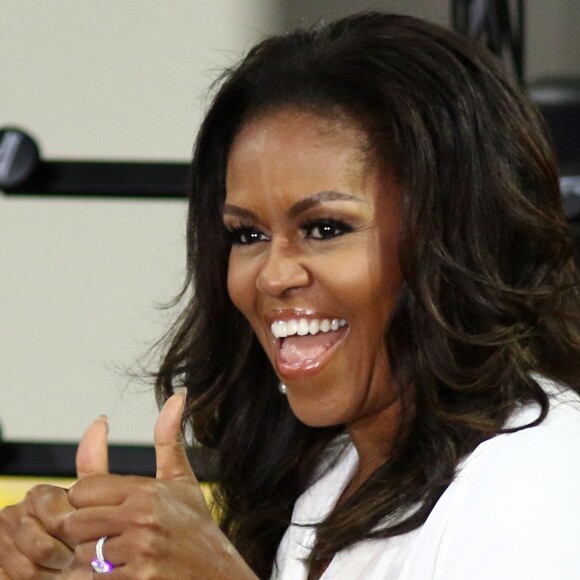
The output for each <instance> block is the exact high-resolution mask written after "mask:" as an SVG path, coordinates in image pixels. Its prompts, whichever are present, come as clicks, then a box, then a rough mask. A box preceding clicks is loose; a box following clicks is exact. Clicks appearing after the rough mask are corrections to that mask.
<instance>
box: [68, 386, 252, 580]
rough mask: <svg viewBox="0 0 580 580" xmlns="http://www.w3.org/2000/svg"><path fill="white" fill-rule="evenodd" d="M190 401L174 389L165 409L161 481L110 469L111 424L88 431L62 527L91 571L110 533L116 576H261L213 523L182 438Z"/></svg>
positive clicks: (160, 432) (158, 450)
mask: <svg viewBox="0 0 580 580" xmlns="http://www.w3.org/2000/svg"><path fill="white" fill-rule="evenodd" d="M184 403H185V394H184V393H179V394H175V395H173V396H172V397H170V398H169V399H168V401H167V402H166V403H165V405H164V407H163V409H162V410H161V413H160V414H159V418H158V420H157V423H156V425H155V435H154V442H155V455H156V462H157V475H156V478H155V479H154V478H148V477H136V476H121V475H111V474H109V473H108V468H107V463H108V462H107V435H106V428H107V427H106V423H105V422H104V421H96V422H95V423H93V424H92V425H91V427H89V429H88V430H87V432H86V433H85V435H84V437H83V439H82V440H81V443H80V445H79V450H78V453H77V470H78V472H79V477H80V478H81V479H80V480H79V481H78V482H77V483H76V484H75V485H74V486H73V487H72V488H71V489H70V491H69V502H70V503H71V505H72V506H74V507H75V508H76V511H74V512H73V513H71V514H70V516H69V517H68V519H67V521H66V523H65V525H64V533H65V536H66V538H65V540H66V543H67V544H69V545H74V546H76V549H75V556H76V559H77V561H78V563H79V564H81V565H83V566H86V567H87V570H90V566H91V561H92V560H93V559H95V556H96V552H95V546H96V543H97V541H98V539H99V538H100V537H102V536H107V540H106V541H105V543H104V545H103V554H104V557H105V559H106V560H107V561H109V562H111V563H112V564H113V566H114V568H113V570H112V572H110V573H109V576H110V577H111V578H140V579H147V578H157V579H163V578H167V579H172V580H173V579H175V578H180V579H181V578H184V579H185V578H204V579H206V578H215V579H219V578H224V579H225V578H228V579H229V578H239V579H243V578H253V579H255V578H256V576H255V575H254V574H253V572H252V571H251V570H250V568H249V567H248V566H247V564H246V563H245V562H244V560H243V559H242V557H241V556H240V555H239V554H238V553H237V552H236V550H235V549H234V547H233V546H232V544H231V543H230V542H229V540H228V539H227V538H226V536H225V535H224V534H223V533H222V532H221V530H220V529H219V527H218V526H217V524H216V523H215V522H214V520H213V518H212V516H211V513H210V511H209V508H208V506H207V503H206V501H205V499H204V496H203V493H202V491H201V489H200V486H199V483H198V481H197V479H196V477H195V475H194V473H193V471H192V469H191V466H190V464H189V461H188V459H187V455H186V453H185V449H184V447H183V444H182V438H181V415H182V413H183V408H184ZM103 429H104V436H103Z"/></svg>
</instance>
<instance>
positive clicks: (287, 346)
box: [280, 329, 344, 364]
mask: <svg viewBox="0 0 580 580" xmlns="http://www.w3.org/2000/svg"><path fill="white" fill-rule="evenodd" d="M343 332H344V330H343V329H340V330H336V331H334V332H327V333H324V332H319V333H318V334H315V335H311V334H307V335H306V336H298V335H296V334H295V335H294V336H289V337H287V338H285V339H284V340H283V341H282V348H281V349H280V358H281V359H282V360H283V361H284V362H285V363H288V364H297V363H301V362H310V361H313V360H316V359H317V358H318V357H320V356H321V355H323V354H324V353H325V352H326V351H327V350H328V349H329V348H330V347H331V346H332V345H333V344H336V343H337V342H338V340H339V339H340V337H341V336H342V334H343Z"/></svg>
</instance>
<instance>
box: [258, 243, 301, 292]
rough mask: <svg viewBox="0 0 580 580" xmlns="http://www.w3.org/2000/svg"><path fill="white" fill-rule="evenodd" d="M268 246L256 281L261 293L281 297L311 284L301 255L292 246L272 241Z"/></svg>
mask: <svg viewBox="0 0 580 580" xmlns="http://www.w3.org/2000/svg"><path fill="white" fill-rule="evenodd" d="M268 246H269V247H268V251H267V252H266V253H265V255H264V258H263V260H264V262H263V263H262V265H261V267H260V271H259V273H258V277H257V279H256V286H257V288H258V290H259V291H260V292H263V293H264V294H268V295H269V296H281V295H283V294H284V293H288V292H289V291H290V290H293V289H297V288H302V287H304V286H307V285H308V284H309V283H310V274H309V272H308V269H307V268H306V267H305V265H304V264H303V263H302V259H301V255H300V253H299V252H297V251H296V250H295V249H294V248H292V247H291V245H290V244H288V243H285V242H283V241H281V240H272V241H271V242H270V244H269V245H268Z"/></svg>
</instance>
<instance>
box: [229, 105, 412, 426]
mask: <svg viewBox="0 0 580 580" xmlns="http://www.w3.org/2000/svg"><path fill="white" fill-rule="evenodd" d="M370 152H371V148H370V146H369V141H368V138H367V136H366V134H365V133H364V132H363V131H362V130H361V129H360V128H359V127H358V125H356V124H355V123H354V122H351V121H345V120H337V119H332V118H326V117H322V116H319V115H316V114H314V113H311V112H304V111H299V110H295V109H282V110H279V111H276V112H273V113H269V114H266V115H264V116H260V117H257V118H255V119H252V120H250V121H248V122H247V123H246V124H245V125H244V126H243V127H242V129H241V131H240V132H239V133H238V135H237V137H236V139H235V140H234V143H233V145H232V148H231V151H230V156H229V160H228V167H227V181H226V192H227V195H226V200H225V206H224V222H225V225H226V228H227V229H228V230H229V232H230V237H231V241H232V249H231V253H230V258H229V268H228V291H229V294H230V297H231V299H232V301H233V303H234V304H235V305H236V307H237V308H238V309H239V310H240V311H241V312H242V313H243V314H244V316H245V317H246V318H247V320H248V321H249V323H250V324H251V326H252V328H253V329H254V331H255V333H256V335H257V337H258V339H259V341H260V343H261V344H262V346H263V348H264V350H265V351H266V353H267V355H268V357H269V359H270V361H271V363H272V366H273V367H274V369H275V370H276V373H277V375H278V377H279V378H280V380H281V381H282V382H283V383H284V384H285V385H286V387H287V395H288V401H289V403H290V406H291V407H292V410H293V412H294V413H295V414H296V416H297V417H298V418H299V419H300V420H301V421H303V422H304V423H306V424H308V425H311V426H328V425H339V424H346V425H347V426H348V427H354V426H355V425H362V424H364V425H369V426H370V425H373V424H377V425H378V424H381V422H384V415H386V414H388V413H390V412H391V411H389V407H390V406H391V404H392V402H393V399H394V392H395V389H394V386H393V385H392V384H391V381H390V378H389V365H388V361H387V355H386V347H385V343H384V332H385V328H386V325H387V322H388V319H389V316H390V315H391V312H392V310H393V308H394V306H395V304H396V302H397V299H398V297H399V295H400V292H401V289H402V276H401V272H400V268H399V263H398V249H397V240H398V236H399V229H400V209H401V208H400V203H401V202H400V199H401V195H400V192H399V190H398V187H397V184H396V182H395V179H394V176H393V175H392V174H391V173H390V172H388V171H386V170H382V171H381V170H380V169H379V166H378V164H377V163H376V162H375V161H374V159H373V156H372V154H371V153H370ZM369 428H370V427H369ZM379 431H380V429H379Z"/></svg>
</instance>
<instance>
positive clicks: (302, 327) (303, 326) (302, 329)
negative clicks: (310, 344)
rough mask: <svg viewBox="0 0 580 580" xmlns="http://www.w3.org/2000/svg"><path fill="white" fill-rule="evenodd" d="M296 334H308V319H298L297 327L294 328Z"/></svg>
mask: <svg viewBox="0 0 580 580" xmlns="http://www.w3.org/2000/svg"><path fill="white" fill-rule="evenodd" d="M296 334H297V335H298V336H306V335H307V334H308V320H306V318H301V319H300V320H299V321H298V328H297V329H296Z"/></svg>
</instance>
